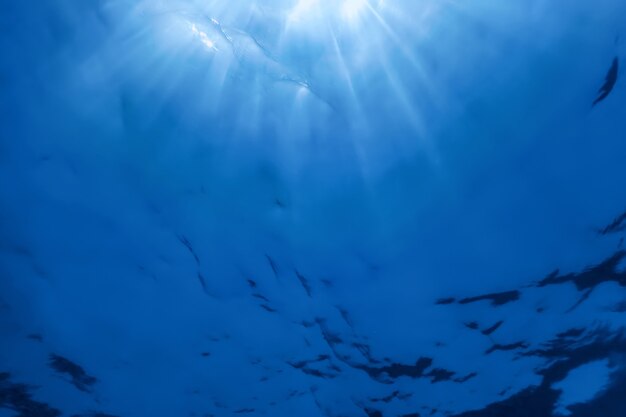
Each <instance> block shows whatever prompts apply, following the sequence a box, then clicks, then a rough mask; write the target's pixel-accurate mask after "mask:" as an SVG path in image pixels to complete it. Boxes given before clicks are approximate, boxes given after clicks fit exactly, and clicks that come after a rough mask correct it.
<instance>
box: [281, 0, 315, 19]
mask: <svg viewBox="0 0 626 417" xmlns="http://www.w3.org/2000/svg"><path fill="white" fill-rule="evenodd" d="M318 3H319V0H298V3H297V4H296V5H295V7H294V8H293V9H291V11H290V12H289V15H288V16H287V20H288V22H290V23H293V22H297V21H300V20H302V19H303V18H305V17H306V16H307V15H310V14H311V13H312V12H313V8H314V7H315V6H317V5H318Z"/></svg>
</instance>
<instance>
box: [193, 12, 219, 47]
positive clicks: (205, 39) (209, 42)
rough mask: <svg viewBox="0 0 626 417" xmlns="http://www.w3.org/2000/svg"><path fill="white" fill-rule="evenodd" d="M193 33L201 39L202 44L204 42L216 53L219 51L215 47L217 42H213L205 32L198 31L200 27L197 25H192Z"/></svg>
mask: <svg viewBox="0 0 626 417" xmlns="http://www.w3.org/2000/svg"><path fill="white" fill-rule="evenodd" d="M212 20H213V19H212ZM191 31H192V32H193V33H194V35H196V36H197V37H198V38H200V42H202V43H203V44H204V45H205V46H206V47H207V48H209V49H212V50H214V51H217V47H216V46H215V42H213V41H212V40H211V39H209V36H208V35H207V34H206V33H205V32H203V31H201V30H200V29H198V27H197V26H196V24H195V23H192V24H191Z"/></svg>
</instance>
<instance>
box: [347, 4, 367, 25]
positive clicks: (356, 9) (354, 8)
mask: <svg viewBox="0 0 626 417" xmlns="http://www.w3.org/2000/svg"><path fill="white" fill-rule="evenodd" d="M365 4H366V0H345V1H344V2H343V4H342V5H341V17H342V18H343V19H344V20H346V21H348V22H354V21H356V20H357V18H358V17H359V15H360V14H361V12H362V11H363V8H364V7H365Z"/></svg>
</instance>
